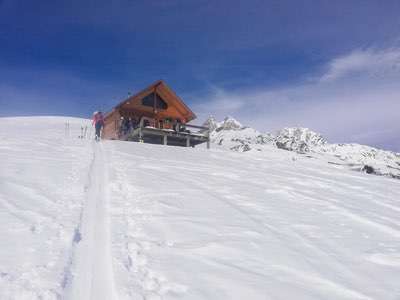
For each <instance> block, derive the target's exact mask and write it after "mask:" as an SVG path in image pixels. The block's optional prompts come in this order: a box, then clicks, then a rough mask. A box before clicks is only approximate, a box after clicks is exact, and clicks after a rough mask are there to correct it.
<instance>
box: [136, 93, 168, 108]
mask: <svg viewBox="0 0 400 300" xmlns="http://www.w3.org/2000/svg"><path fill="white" fill-rule="evenodd" d="M142 105H144V106H150V107H154V92H153V93H151V94H149V95H147V96H146V97H144V98H143V99H142ZM156 108H157V109H167V108H168V104H167V103H166V102H165V101H164V100H163V99H162V98H161V97H160V96H159V95H158V94H156Z"/></svg>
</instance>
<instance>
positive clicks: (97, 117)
mask: <svg viewBox="0 0 400 300" xmlns="http://www.w3.org/2000/svg"><path fill="white" fill-rule="evenodd" d="M92 124H93V125H94V128H95V129H96V135H95V137H94V139H95V140H96V141H99V140H100V138H101V130H102V129H103V127H104V117H103V113H102V112H101V111H95V112H94V113H93V122H92Z"/></svg>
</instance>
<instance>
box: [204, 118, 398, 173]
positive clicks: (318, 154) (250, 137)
mask: <svg viewBox="0 0 400 300" xmlns="http://www.w3.org/2000/svg"><path fill="white" fill-rule="evenodd" d="M230 124H235V126H230ZM205 125H206V126H209V127H210V128H211V130H212V131H211V135H210V137H211V141H212V143H214V144H215V146H217V147H222V148H224V149H230V150H233V151H239V152H246V151H270V150H271V146H272V147H277V148H280V149H284V150H288V151H293V152H297V153H301V154H307V155H308V156H309V157H315V158H318V159H320V160H325V161H326V162H327V163H330V164H338V165H343V166H347V167H348V168H349V169H351V170H355V171H363V172H367V173H372V174H375V175H384V176H388V177H392V178H398V179H400V153H394V152H391V151H385V150H381V149H376V148H373V147H369V146H365V145H359V144H330V143H328V142H327V141H326V140H325V139H324V138H323V137H322V136H321V135H320V134H319V133H316V132H314V131H312V130H310V129H308V128H301V127H293V128H284V129H282V130H280V131H279V132H278V133H277V134H276V135H272V134H264V133H261V132H259V131H257V130H255V129H253V128H250V127H245V126H243V125H241V124H240V123H239V122H238V121H236V120H235V119H233V118H231V117H227V118H225V120H224V121H223V122H217V121H216V120H215V119H214V118H209V119H208V120H207V121H206V122H205Z"/></svg>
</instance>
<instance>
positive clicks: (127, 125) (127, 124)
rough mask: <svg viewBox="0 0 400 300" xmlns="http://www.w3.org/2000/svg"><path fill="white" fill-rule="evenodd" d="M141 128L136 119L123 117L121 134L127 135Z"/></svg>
mask: <svg viewBox="0 0 400 300" xmlns="http://www.w3.org/2000/svg"><path fill="white" fill-rule="evenodd" d="M138 126H139V120H138V119H137V118H136V117H133V118H127V117H121V124H120V127H119V134H120V135H125V134H127V133H129V131H131V129H135V128H136V127H138Z"/></svg>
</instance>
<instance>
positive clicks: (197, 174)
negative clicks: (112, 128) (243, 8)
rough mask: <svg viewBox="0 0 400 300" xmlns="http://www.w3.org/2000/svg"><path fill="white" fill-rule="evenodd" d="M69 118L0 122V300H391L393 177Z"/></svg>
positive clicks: (399, 249)
mask: <svg viewBox="0 0 400 300" xmlns="http://www.w3.org/2000/svg"><path fill="white" fill-rule="evenodd" d="M69 121H70V124H71V134H70V136H69V137H65V133H64V122H65V118H24V119H20V118H18V119H15V118H13V119H0V158H1V161H2V168H1V169H0V170H1V171H0V213H1V218H0V235H1V237H2V245H3V246H2V247H1V248H0V299H78V300H79V299H111V300H112V299H393V300H394V299H399V297H400V287H399V285H398V278H399V276H400V220H399V217H398V216H399V213H400V182H399V181H398V180H395V179H390V178H385V177H379V176H369V175H367V174H364V173H356V172H353V171H351V170H348V168H347V167H346V166H342V165H338V164H328V163H326V161H325V160H323V159H310V158H308V157H307V156H305V155H301V154H297V153H295V152H290V151H284V150H281V149H278V148H276V147H275V146H272V145H268V144H266V145H262V146H263V147H264V148H263V151H247V152H244V153H241V152H235V151H225V150H223V149H211V150H210V151H207V150H205V149H197V148H196V149H192V148H179V147H166V146H159V145H148V144H140V143H131V142H119V141H102V142H101V143H94V142H92V141H91V140H81V139H78V138H77V136H78V135H79V131H80V126H81V125H80V124H83V123H85V122H87V121H85V120H79V119H69ZM264 150H265V151H264ZM266 150H268V151H266Z"/></svg>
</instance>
